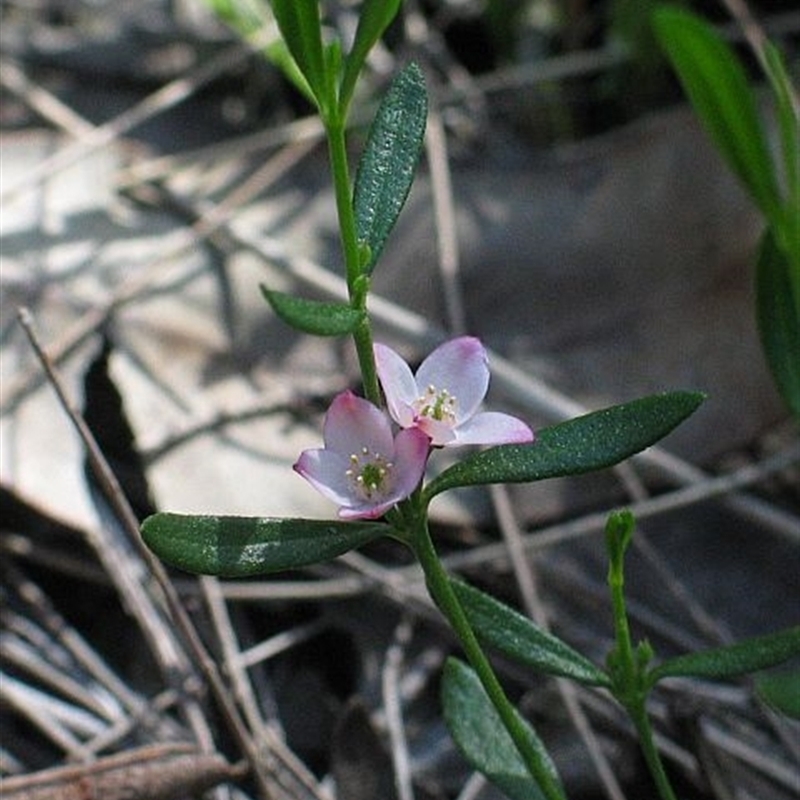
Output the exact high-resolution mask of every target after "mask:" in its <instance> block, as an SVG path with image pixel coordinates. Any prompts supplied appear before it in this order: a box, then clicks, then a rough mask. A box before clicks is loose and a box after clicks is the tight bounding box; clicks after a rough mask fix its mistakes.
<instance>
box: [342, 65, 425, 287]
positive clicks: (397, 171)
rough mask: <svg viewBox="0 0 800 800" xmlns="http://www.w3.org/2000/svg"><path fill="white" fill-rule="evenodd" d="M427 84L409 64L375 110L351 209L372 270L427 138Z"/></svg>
mask: <svg viewBox="0 0 800 800" xmlns="http://www.w3.org/2000/svg"><path fill="white" fill-rule="evenodd" d="M427 115H428V98H427V94H426V92H425V79H424V78H423V76H422V72H421V71H420V68H419V67H418V66H417V65H416V64H409V65H408V66H407V67H406V68H405V69H404V70H403V71H402V72H401V73H400V74H399V75H398V76H397V77H396V78H395V79H394V81H393V82H392V85H391V86H390V87H389V91H388V92H387V93H386V96H385V97H384V98H383V101H382V102H381V104H380V107H379V108H378V112H377V114H376V115H375V119H374V121H373V123H372V127H371V128H370V131H369V135H368V137H367V143H366V145H365V147H364V153H363V154H362V156H361V161H360V162H359V165H358V173H357V175H356V183H355V189H354V194H353V210H354V212H355V217H356V232H357V234H358V238H359V241H360V242H361V243H362V244H365V245H367V246H368V247H369V255H370V260H369V262H368V264H367V266H366V267H365V269H364V272H365V274H368V273H369V272H371V271H372V269H373V268H374V266H375V262H376V261H377V260H378V257H379V256H380V254H381V251H382V250H383V245H384V243H385V242H386V238H387V237H388V236H389V233H390V232H391V230H392V228H393V227H394V224H395V222H397V218H398V216H399V215H400V211H401V209H402V208H403V205H404V204H405V202H406V198H407V197H408V193H409V191H410V190H411V184H412V182H413V180H414V171H415V170H416V167H417V162H418V161H419V154H420V150H421V149H422V142H423V139H424V136H425V123H426V121H427Z"/></svg>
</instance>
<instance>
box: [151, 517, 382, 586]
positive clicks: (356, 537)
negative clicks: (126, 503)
mask: <svg viewBox="0 0 800 800" xmlns="http://www.w3.org/2000/svg"><path fill="white" fill-rule="evenodd" d="M390 530H391V528H390V527H389V526H388V525H386V524H385V523H377V522H369V523H367V522H339V521H328V520H317V519H276V518H271V517H228V516H213V515H209V516H205V515H193V514H171V513H162V514H154V515H153V516H152V517H148V518H147V519H146V520H145V521H144V522H143V523H142V538H143V539H144V542H145V544H146V545H147V546H148V547H149V548H150V549H151V550H152V551H153V552H154V553H155V554H156V555H157V556H158V557H159V558H161V559H163V560H164V561H166V562H167V563H168V564H172V565H173V566H175V567H179V568H180V569H183V570H186V571H187V572H194V573H199V574H202V575H219V576H223V577H228V578H243V577H247V576H252V575H264V574H266V573H269V572H279V571H281V570H286V569H294V568H295V567H302V566H306V565H308V564H316V563H317V562H319V561H327V560H328V559H331V558H335V557H336V556H340V555H341V554H342V553H346V552H347V551H348V550H352V549H353V548H356V547H360V546H361V545H363V544H366V543H367V542H371V541H372V540H373V539H377V538H378V537H380V536H386V535H388V533H389V532H390Z"/></svg>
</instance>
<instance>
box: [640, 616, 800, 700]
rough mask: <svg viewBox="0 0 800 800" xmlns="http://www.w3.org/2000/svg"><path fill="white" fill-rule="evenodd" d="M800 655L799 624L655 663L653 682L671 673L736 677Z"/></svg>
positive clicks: (671, 674) (676, 675) (652, 673)
mask: <svg viewBox="0 0 800 800" xmlns="http://www.w3.org/2000/svg"><path fill="white" fill-rule="evenodd" d="M798 655H800V626H798V627H796V628H787V629H786V630H783V631H778V632H777V633H770V634H767V635H766V636H757V637H755V638H753V639H746V640H745V641H742V642H737V643H736V644H732V645H729V646H727V647H715V648H713V649H711V650H703V651H701V652H699V653H689V654H687V655H684V656H678V657H677V658H671V659H669V660H668V661H665V662H664V663H662V664H660V665H659V666H657V667H655V669H653V670H651V671H650V674H649V681H650V684H651V685H652V684H654V683H656V681H660V680H661V679H662V678H668V677H673V678H674V677H679V676H680V677H695V678H720V679H721V678H734V677H736V676H737V675H746V674H747V673H749V672H757V671H758V670H762V669H768V668H769V667H774V666H776V665H777V664H781V663H783V662H784V661H787V660H788V659H790V658H792V657H793V656H798Z"/></svg>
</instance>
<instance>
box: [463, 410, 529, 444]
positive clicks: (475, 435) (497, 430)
mask: <svg viewBox="0 0 800 800" xmlns="http://www.w3.org/2000/svg"><path fill="white" fill-rule="evenodd" d="M532 441H533V431H532V430H531V429H530V428H529V427H528V426H527V425H526V424H525V423H524V422H523V421H522V420H521V419H517V418H516V417H512V416H511V415H510V414H501V413H500V412H499V411H484V412H481V413H480V414H475V416H474V417H472V418H471V419H469V420H467V421H466V422H465V423H463V424H462V425H459V426H458V428H456V441H455V442H454V444H457V445H461V444H525V443H526V442H532Z"/></svg>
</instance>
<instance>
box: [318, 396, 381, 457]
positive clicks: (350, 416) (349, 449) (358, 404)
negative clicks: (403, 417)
mask: <svg viewBox="0 0 800 800" xmlns="http://www.w3.org/2000/svg"><path fill="white" fill-rule="evenodd" d="M323 438H324V440H325V447H326V449H328V450H332V451H334V452H336V453H340V454H341V455H344V456H345V457H346V456H348V455H349V454H350V453H358V452H360V451H361V449H362V448H364V447H366V448H368V449H369V450H371V451H372V452H373V453H383V454H386V453H391V452H392V447H393V442H392V429H391V426H390V424H389V420H388V419H387V418H386V415H385V414H384V413H383V412H382V411H381V410H380V409H379V408H378V407H377V406H374V405H373V404H372V403H370V402H369V401H368V400H364V399H363V398H361V397H358V396H357V395H355V394H353V392H349V391H348V392H342V393H341V394H339V395H337V396H336V397H335V398H334V400H333V402H332V403H331V406H330V408H329V409H328V413H327V414H326V415H325V423H324V426H323Z"/></svg>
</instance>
